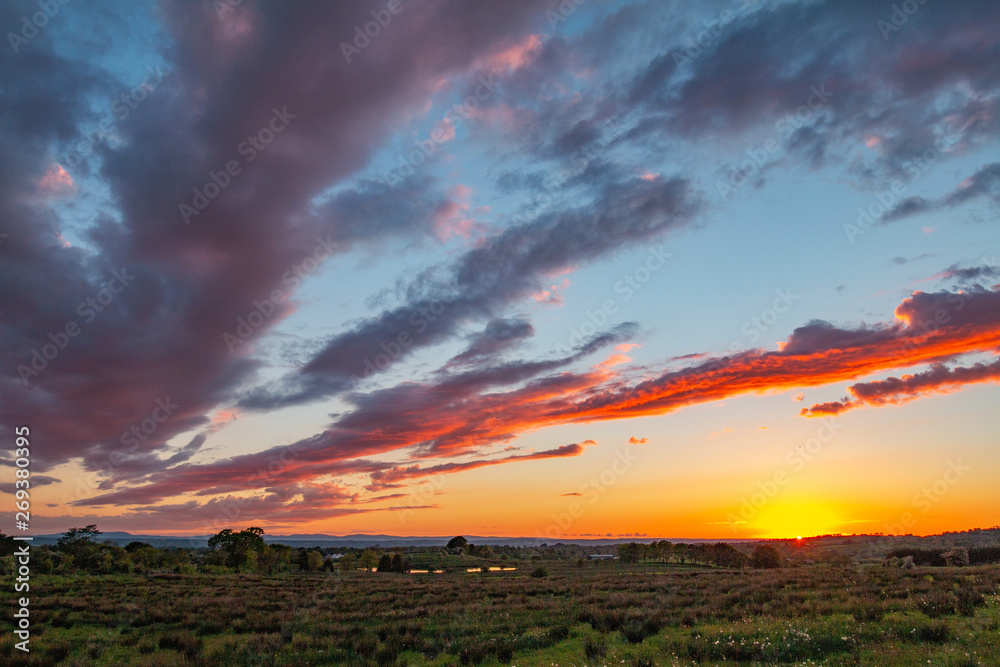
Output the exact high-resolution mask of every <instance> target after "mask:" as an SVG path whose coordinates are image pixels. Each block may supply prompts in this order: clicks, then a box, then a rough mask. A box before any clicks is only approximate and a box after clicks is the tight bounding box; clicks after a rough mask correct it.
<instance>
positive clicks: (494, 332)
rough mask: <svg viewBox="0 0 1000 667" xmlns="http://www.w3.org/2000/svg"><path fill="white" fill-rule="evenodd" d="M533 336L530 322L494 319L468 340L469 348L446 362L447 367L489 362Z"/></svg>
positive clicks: (533, 330) (514, 319) (513, 319)
mask: <svg viewBox="0 0 1000 667" xmlns="http://www.w3.org/2000/svg"><path fill="white" fill-rule="evenodd" d="M534 334H535V329H534V327H532V326H531V322H529V321H527V320H523V319H517V318H510V319H495V320H490V321H489V322H487V323H486V328H485V329H483V331H481V332H480V333H478V334H475V335H473V336H472V337H470V339H469V346H468V347H467V348H465V350H463V351H462V352H461V353H460V354H457V355H455V356H454V357H452V358H451V360H450V361H449V362H448V365H449V366H455V365H470V364H476V363H482V362H484V361H490V360H493V359H495V358H496V357H498V356H500V355H501V354H502V353H504V352H506V351H508V350H510V349H513V348H514V347H515V346H516V345H517V344H519V343H521V342H522V341H524V340H527V339H528V338H530V337H531V336H533V335H534Z"/></svg>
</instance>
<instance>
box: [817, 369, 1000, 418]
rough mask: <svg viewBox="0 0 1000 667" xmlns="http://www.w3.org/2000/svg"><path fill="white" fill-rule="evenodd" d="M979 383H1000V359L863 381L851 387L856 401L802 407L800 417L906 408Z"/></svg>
mask: <svg viewBox="0 0 1000 667" xmlns="http://www.w3.org/2000/svg"><path fill="white" fill-rule="evenodd" d="M979 382H1000V360H998V361H994V362H993V363H992V364H982V363H979V364H974V365H973V366H970V367H958V368H952V369H949V368H947V367H945V366H944V365H943V364H935V365H934V366H933V367H932V368H931V369H930V370H927V371H924V372H922V373H916V374H914V375H904V376H902V377H899V378H897V377H891V378H887V379H885V380H877V381H874V382H862V383H859V384H855V385H852V386H851V387H848V389H847V391H848V392H849V393H850V394H851V395H853V396H854V399H853V400H852V399H850V398H848V397H844V398H843V399H841V400H839V401H831V402H829V403H819V404H817V405H814V406H812V407H811V408H802V411H801V413H800V414H802V415H804V416H806V417H822V416H826V415H839V414H840V413H842V412H846V411H848V410H852V409H854V408H860V407H863V406H876V407H878V406H883V405H902V404H903V403H909V402H910V401H912V400H915V399H917V398H920V397H922V396H928V395H930V394H944V393H950V392H953V391H957V390H959V389H961V388H962V387H963V386H964V385H967V384H975V383H979Z"/></svg>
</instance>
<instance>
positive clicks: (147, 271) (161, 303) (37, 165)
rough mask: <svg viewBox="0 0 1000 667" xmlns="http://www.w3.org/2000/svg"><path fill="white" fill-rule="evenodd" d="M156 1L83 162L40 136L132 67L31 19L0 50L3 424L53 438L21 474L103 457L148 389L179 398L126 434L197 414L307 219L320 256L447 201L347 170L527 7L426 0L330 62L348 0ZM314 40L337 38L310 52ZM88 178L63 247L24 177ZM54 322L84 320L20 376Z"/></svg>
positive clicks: (218, 391) (244, 349) (80, 122)
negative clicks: (150, 75)
mask: <svg viewBox="0 0 1000 667" xmlns="http://www.w3.org/2000/svg"><path fill="white" fill-rule="evenodd" d="M30 7H31V5H30V3H25V4H24V5H23V7H22V8H21V9H18V8H17V7H15V6H10V7H7V6H6V5H5V10H4V12H3V18H4V19H5V20H4V21H3V23H4V24H5V25H14V24H16V23H19V21H20V17H21V15H22V14H24V13H25V12H27V11H28V9H29V8H30ZM105 9H106V10H108V9H109V8H105ZM159 10H160V11H159V12H158V13H157V15H156V17H155V20H157V21H160V22H161V24H160V25H159V26H158V32H157V33H156V34H155V38H154V43H152V44H149V45H148V46H149V47H150V48H152V50H153V51H155V52H159V53H162V54H163V57H164V58H166V59H167V62H166V63H164V67H163V79H162V82H161V83H160V84H159V85H158V86H157V87H156V89H155V90H154V91H153V92H151V93H150V94H149V97H148V99H147V100H146V101H145V102H144V103H142V106H141V108H140V109H137V110H136V112H134V113H130V114H128V115H127V116H126V117H124V118H122V119H121V120H119V119H118V118H117V117H115V118H114V123H113V132H111V133H109V134H108V135H107V136H106V137H105V138H103V139H98V140H97V141H96V142H95V143H94V147H93V156H92V159H91V160H89V161H88V164H81V165H79V166H77V167H73V166H72V165H64V166H63V165H61V166H58V167H55V168H54V169H55V171H53V166H52V162H51V159H50V158H48V157H47V156H49V155H51V154H52V153H53V151H54V152H55V153H56V154H64V153H66V151H67V149H70V148H72V147H73V146H76V145H77V144H78V143H79V142H80V141H81V140H82V139H83V138H84V137H83V131H84V130H83V128H85V127H87V124H88V123H89V122H91V121H92V115H93V114H92V111H91V107H90V102H91V100H93V99H95V98H98V99H100V98H101V96H102V95H103V96H108V97H110V95H111V92H110V91H120V90H121V89H122V88H123V87H127V86H128V85H129V82H125V81H119V80H118V79H117V78H116V75H115V74H112V73H111V72H110V71H105V70H104V69H102V66H101V65H100V64H99V63H100V62H104V61H103V60H101V58H98V57H96V56H95V55H94V54H91V53H84V54H81V55H83V56H85V57H82V58H81V59H80V60H79V61H77V60H71V59H68V58H66V57H63V56H61V55H59V52H58V50H57V48H56V45H55V44H54V43H53V42H52V41H50V40H49V39H48V37H47V36H46V35H47V34H48V33H46V34H43V35H40V36H39V37H38V38H36V39H34V40H32V41H31V43H30V45H28V46H27V47H26V50H25V51H24V52H23V53H20V54H18V57H16V58H15V57H12V58H5V59H4V61H3V63H2V64H0V78H2V79H3V80H4V81H17V82H18V83H17V85H16V86H8V87H7V88H5V92H4V104H5V108H6V111H5V113H4V114H3V117H2V119H0V124H2V127H0V136H2V137H3V139H2V145H3V151H2V154H3V156H4V157H3V158H2V160H0V179H2V187H0V193H3V194H2V195H0V217H2V219H3V220H4V233H6V234H8V237H7V238H6V239H4V253H3V259H2V261H0V280H2V281H3V284H4V286H5V289H4V290H3V293H2V294H0V311H2V312H4V314H5V326H4V327H3V330H2V342H3V346H2V348H0V360H2V362H3V363H2V366H0V368H2V369H3V370H2V371H0V373H2V375H0V391H2V393H3V395H4V396H7V397H9V400H4V401H3V403H2V404H0V423H2V424H4V425H8V426H9V425H11V424H13V423H14V422H15V421H16V422H18V423H20V422H22V421H29V422H30V423H32V424H36V425H37V426H36V428H37V429H38V431H39V434H38V435H39V437H40V438H43V439H44V440H46V441H48V442H52V443H55V444H54V446H53V447H51V448H48V449H46V450H44V451H41V452H39V453H38V454H37V455H36V457H35V458H34V459H33V464H34V465H35V469H36V471H37V472H42V471H44V470H46V469H47V468H49V467H51V466H52V465H55V464H57V463H60V462H63V461H66V460H69V459H72V458H80V459H82V461H83V464H84V466H85V468H87V469H90V470H105V469H107V468H108V463H107V462H108V459H109V456H110V455H111V453H113V452H115V451H118V450H120V449H121V447H122V444H121V442H120V441H119V436H120V435H121V434H122V432H123V430H125V429H127V428H129V427H130V425H132V424H135V423H137V422H140V421H141V420H142V419H144V418H146V417H148V415H149V413H150V411H151V410H152V409H153V408H154V406H155V402H156V400H157V399H160V398H163V397H164V396H172V397H174V398H175V399H177V400H182V401H183V406H182V408H181V409H180V410H179V411H178V412H177V413H175V414H174V415H173V416H172V417H171V418H170V419H169V420H168V421H166V422H164V423H162V424H160V426H159V428H158V429H157V431H156V433H155V434H154V435H153V436H151V437H149V438H148V439H146V440H145V441H144V442H142V445H141V447H140V451H141V453H143V454H153V453H155V452H157V451H159V450H161V449H163V447H164V445H165V443H166V442H167V441H169V439H170V438H172V437H173V436H174V435H177V434H179V433H182V432H184V431H187V430H190V429H192V428H198V427H200V426H203V425H205V424H206V423H207V422H208V419H209V418H208V416H207V415H208V414H210V413H211V411H212V410H213V409H214V408H215V407H216V406H218V405H221V404H226V403H229V402H231V400H232V399H233V393H234V392H235V391H236V390H237V388H239V387H241V386H243V385H244V384H245V383H248V382H251V381H252V379H253V378H254V377H255V373H256V372H257V371H258V370H259V369H260V368H261V365H262V361H261V360H260V359H258V358H256V357H255V356H254V354H253V346H252V344H248V345H243V346H241V347H240V348H238V349H237V350H236V351H235V353H234V352H231V351H230V350H229V349H227V347H226V345H225V344H224V342H223V338H222V336H223V334H224V333H226V332H229V333H232V332H233V331H235V328H236V326H237V321H238V318H245V317H247V316H248V314H249V313H250V312H251V311H252V310H253V309H254V308H255V305H254V303H255V302H261V301H265V300H267V299H268V298H269V297H270V295H271V294H272V293H273V292H274V291H275V290H277V289H280V290H282V292H283V293H284V294H286V295H287V296H288V297H289V299H288V300H287V301H286V302H284V303H282V304H279V305H278V306H276V307H275V309H274V312H273V314H271V315H270V317H268V318H267V319H266V321H265V322H264V323H263V324H262V326H261V327H260V328H259V329H258V330H256V331H255V333H254V335H255V337H257V338H258V339H259V338H260V337H262V336H263V335H264V334H265V333H266V332H267V331H268V330H269V329H271V328H272V327H274V326H275V325H276V324H278V323H280V322H281V321H282V320H283V319H284V318H285V317H286V316H287V315H288V314H289V313H291V312H293V310H294V293H295V288H296V287H297V286H298V284H300V283H301V280H297V278H296V276H294V275H293V274H291V273H290V272H291V271H292V269H293V268H295V267H299V266H300V265H302V263H303V262H304V261H312V260H311V259H310V258H311V256H312V255H313V254H314V252H315V250H316V247H317V242H318V241H317V240H318V239H327V238H328V237H329V238H331V239H332V242H333V246H334V249H333V251H332V252H333V253H334V254H337V253H343V252H346V251H347V250H348V249H350V248H352V247H355V246H358V245H365V244H367V245H368V246H369V247H371V246H372V245H375V244H383V243H388V242H393V241H395V242H409V243H412V242H416V241H419V240H421V239H424V238H432V234H433V229H432V225H431V224H430V218H432V217H433V214H434V212H435V211H438V210H440V208H441V207H442V206H446V205H447V203H448V198H447V197H446V196H445V195H443V194H442V193H439V192H438V191H437V189H436V185H435V184H434V183H433V182H432V181H430V180H428V179H422V180H421V179H419V178H415V179H414V180H412V181H409V182H407V183H404V184H403V185H402V187H400V188H397V190H395V191H388V190H386V189H385V187H384V186H381V185H380V184H378V183H372V182H368V181H365V180H358V181H357V182H356V183H354V184H346V183H347V182H348V180H347V179H350V178H353V177H354V176H357V175H358V173H359V172H360V171H361V170H362V169H363V168H365V166H366V165H367V162H368V160H369V159H370V158H371V156H372V155H373V154H374V152H376V151H377V150H378V149H379V148H380V147H381V145H382V143H383V142H384V140H385V137H386V136H387V134H388V132H389V131H390V129H392V128H393V127H394V126H395V124H396V123H398V121H399V119H400V117H401V116H402V115H403V114H405V113H406V112H407V110H408V109H411V108H414V107H416V106H417V105H418V104H420V103H421V102H422V101H423V99H424V98H425V93H426V90H427V89H428V87H430V85H431V83H432V82H435V81H439V80H440V79H441V78H442V77H445V76H449V75H458V74H461V73H463V72H467V71H468V67H469V63H472V62H474V61H476V60H478V59H479V58H483V57H487V56H489V55H490V54H492V53H500V52H503V51H504V50H506V49H509V48H510V45H511V44H512V43H515V42H516V41H517V39H519V38H520V36H521V35H523V33H524V29H525V26H526V24H527V22H529V21H530V20H533V19H535V18H536V17H537V16H538V15H539V12H544V8H543V7H542V6H541V3H537V2H527V1H517V2H513V3H510V4H508V5H505V7H504V8H503V9H502V10H500V9H499V8H493V9H490V8H487V7H472V6H469V5H465V4H462V3H455V2H443V3H438V4H436V5H434V6H433V7H427V8H423V9H422V10H421V13H420V16H421V20H413V21H406V22H401V23H400V24H399V25H398V26H395V28H394V33H395V34H394V36H393V38H392V39H382V40H378V41H377V42H376V43H373V44H372V45H371V47H370V48H369V49H368V50H367V51H366V52H365V53H364V57H360V58H357V59H356V60H355V62H353V63H350V64H348V63H347V62H345V60H344V58H343V55H342V54H341V53H340V51H339V49H337V48H335V43H336V34H338V33H339V32H341V31H346V32H345V33H344V35H343V36H344V38H345V39H349V37H350V35H349V34H348V33H349V32H350V30H349V28H350V26H353V25H359V24H363V23H364V21H365V20H370V16H369V14H368V10H367V8H366V7H362V6H361V5H353V4H345V5H324V6H322V7H320V6H317V7H314V8H312V10H310V11H309V12H302V11H299V10H298V9H296V8H294V7H291V6H286V5H274V4H269V3H259V2H244V3H241V5H240V6H239V7H238V8H234V12H233V13H232V15H227V16H225V17H220V16H219V15H218V13H217V12H216V11H215V10H214V8H213V6H212V5H211V3H207V4H203V5H199V6H189V5H188V4H187V3H180V2H169V1H168V2H164V3H162V4H161V5H160V6H159ZM29 13H30V12H29ZM236 26H238V27H239V29H238V30H235V31H234V27H236ZM122 34H126V33H124V32H123V33H122ZM331 35H333V41H330V40H331ZM156 40H159V41H156ZM319 42H322V43H329V44H331V45H334V46H331V48H329V49H322V50H320V51H315V49H314V48H313V46H312V45H314V44H316V43H319ZM427 44H434V45H435V48H434V49H427V48H425V46H426V45H427ZM86 56H94V57H93V58H90V59H89V60H88V58H87V57H86ZM101 57H102V58H103V54H101ZM130 57H132V56H131V54H130ZM15 70H16V71H15ZM275 110H277V111H278V112H279V113H281V114H283V117H286V118H289V120H288V124H287V127H285V128H284V129H283V131H282V133H281V134H279V135H275V136H274V139H273V142H272V143H270V144H269V145H268V146H267V149H266V150H264V151H260V152H258V153H256V154H255V155H254V160H253V162H249V161H246V162H244V161H243V160H244V159H245V156H244V154H241V153H240V152H239V149H240V146H241V145H242V146H244V147H246V143H245V142H246V141H247V137H248V136H251V135H253V136H256V135H257V133H258V132H260V131H261V130H262V128H267V125H268V123H269V121H270V120H271V119H272V118H273V117H274V115H275ZM98 120H100V119H98ZM112 135H113V137H114V141H113V142H112V141H111V139H109V138H108V137H110V136H112ZM233 160H235V161H237V162H238V163H239V165H240V167H241V172H240V173H239V174H238V175H236V176H233V177H232V178H231V179H230V180H229V182H228V185H227V186H226V187H225V188H224V189H223V190H222V192H221V193H220V194H219V195H218V196H217V197H215V198H214V199H212V201H211V202H210V204H209V205H208V206H207V207H205V209H204V210H203V211H200V212H199V213H198V214H197V215H195V216H193V217H191V219H190V224H184V220H183V219H182V216H181V215H180V213H179V205H180V204H183V203H188V204H190V203H191V202H192V201H193V197H194V196H195V195H194V194H193V193H194V191H195V190H196V189H199V190H200V189H202V188H204V187H205V184H206V183H210V182H211V176H210V174H211V173H220V171H221V170H224V169H225V167H226V165H227V163H228V162H229V161H233ZM89 163H92V164H93V166H91V165H90V164H89ZM64 172H65V175H64ZM97 178H99V179H100V185H101V186H102V188H103V189H104V190H106V191H107V192H108V196H107V198H106V200H105V201H104V203H100V204H95V205H94V206H95V207H96V209H95V210H94V211H93V213H92V215H88V216H85V217H86V218H89V220H88V221H87V222H86V223H84V225H83V227H82V228H80V229H77V230H76V231H77V233H78V235H80V236H82V237H83V238H85V239H86V241H87V243H86V248H78V247H70V248H67V247H65V245H64V244H63V243H61V242H60V241H59V238H60V234H61V232H62V231H63V226H64V225H65V224H67V223H65V222H64V221H63V220H61V219H60V216H59V214H58V212H57V211H56V210H54V209H53V208H51V207H50V205H51V202H50V199H49V198H48V197H42V196H40V197H37V198H34V199H32V198H31V197H27V198H26V197H25V195H26V194H27V193H38V194H39V195H43V194H45V193H44V191H43V188H49V187H50V186H55V185H59V184H63V186H65V185H66V184H68V183H69V182H70V179H71V180H73V181H75V182H76V186H77V188H78V189H79V188H81V187H83V186H82V182H83V181H88V182H90V183H91V184H92V182H93V181H94V179H97ZM331 191H333V192H334V194H333V195H332V197H330V196H329V195H328V193H330V192H331ZM324 198H326V199H325V200H324ZM435 242H436V241H435ZM122 267H124V268H125V270H126V271H128V272H129V273H130V274H131V275H134V276H135V278H134V280H133V281H132V282H131V283H130V284H129V286H128V287H127V288H126V289H125V290H124V291H123V292H122V293H121V294H119V295H117V296H116V298H115V300H114V301H113V303H112V304H110V305H109V306H108V307H107V308H105V309H104V310H103V312H101V313H99V314H98V316H97V317H95V318H94V319H93V320H92V321H89V322H82V321H81V316H80V315H79V314H78V311H77V308H78V305H79V304H80V303H82V302H83V301H84V300H85V299H87V298H88V297H94V295H95V294H96V293H97V292H98V291H99V290H100V289H102V288H103V287H104V285H105V284H106V283H107V281H108V280H109V279H110V278H111V271H112V270H122ZM24 295H31V298H30V299H29V298H26V297H25V296H24ZM69 322H76V323H77V324H78V325H80V326H81V328H82V332H81V333H80V334H79V336H78V337H76V338H74V340H73V341H72V343H71V344H70V345H69V346H67V348H66V349H65V350H63V351H61V352H60V354H59V356H58V357H57V358H55V359H52V360H49V361H48V364H47V366H46V367H45V368H44V370H43V371H42V372H41V373H40V374H39V375H38V376H36V377H29V384H28V385H27V386H25V384H24V383H23V382H22V377H21V375H19V373H18V371H17V369H18V367H19V366H28V365H30V363H31V361H32V359H33V350H40V349H41V348H42V347H43V346H44V345H46V344H48V343H50V340H49V335H50V334H53V335H57V334H58V333H59V332H61V331H63V330H64V328H65V327H66V326H67V324H68V323H69ZM84 324H85V325H86V326H83V325H84ZM362 358H363V357H362ZM44 361H46V360H45V359H42V362H44ZM36 364H38V365H42V364H41V362H38V361H36ZM180 397H183V398H180ZM148 460H150V461H152V460H153V459H148ZM164 460H169V459H164Z"/></svg>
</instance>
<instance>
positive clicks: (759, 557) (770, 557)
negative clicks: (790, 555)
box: [750, 544, 781, 568]
mask: <svg viewBox="0 0 1000 667" xmlns="http://www.w3.org/2000/svg"><path fill="white" fill-rule="evenodd" d="M750 565H751V566H752V567H756V568H772V567H781V555H780V554H778V550H777V549H775V548H774V547H772V546H771V545H770V544H758V545H757V546H756V547H754V550H753V556H751V557H750Z"/></svg>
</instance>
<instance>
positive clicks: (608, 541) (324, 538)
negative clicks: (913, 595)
mask: <svg viewBox="0 0 1000 667" xmlns="http://www.w3.org/2000/svg"><path fill="white" fill-rule="evenodd" d="M61 536H62V533H55V534H52V535H36V536H35V539H34V543H35V544H55V543H56V540H58V539H59V538H60V537H61ZM209 537H210V536H209V535H195V536H184V535H142V534H132V533H126V532H115V531H110V532H106V533H102V534H101V540H102V541H104V542H111V543H113V544H118V545H120V546H125V545H126V544H128V543H129V542H148V543H149V544H151V545H152V546H154V547H186V548H188V549H192V548H194V549H197V548H202V547H206V546H208V538H209ZM452 537H454V536H453V535H445V536H441V537H433V536H431V537H426V536H425V537H410V536H404V535H381V534H379V535H368V534H355V535H326V534H322V533H307V534H293V535H265V536H264V539H265V540H266V541H267V542H270V543H277V544H287V545H289V546H293V547H317V546H318V547H356V548H361V547H383V548H384V547H443V546H445V545H446V544H447V543H448V540H450V539H451V538H452ZM465 538H466V540H468V541H469V542H470V543H472V544H489V545H492V546H512V547H537V546H540V545H542V544H548V545H554V544H572V545H577V546H591V547H600V546H608V545H613V544H624V543H627V542H640V543H643V544H649V543H650V542H658V541H660V540H667V541H669V542H674V543H677V542H683V543H686V544H700V543H710V544H711V543H715V542H729V543H731V544H736V543H751V542H763V541H766V540H763V539H726V538H716V539H692V538H686V537H621V538H611V537H607V538H593V539H569V538H565V539H551V538H545V537H496V536H489V535H465ZM786 541H794V540H786ZM803 541H804V542H807V543H810V544H812V545H814V546H817V547H831V548H833V547H836V546H848V545H851V546H853V547H861V546H863V545H869V546H871V547H877V548H879V550H882V549H884V547H885V546H886V545H887V544H894V545H899V544H906V545H910V546H916V545H924V546H944V545H948V544H953V543H955V544H963V545H965V546H981V545H992V544H996V543H997V542H998V541H1000V527H992V528H987V529H979V528H977V529H974V530H968V531H964V532H949V533H943V534H941V535H926V536H915V535H900V536H891V535H881V534H877V535H819V536H816V537H807V538H805V540H803Z"/></svg>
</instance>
